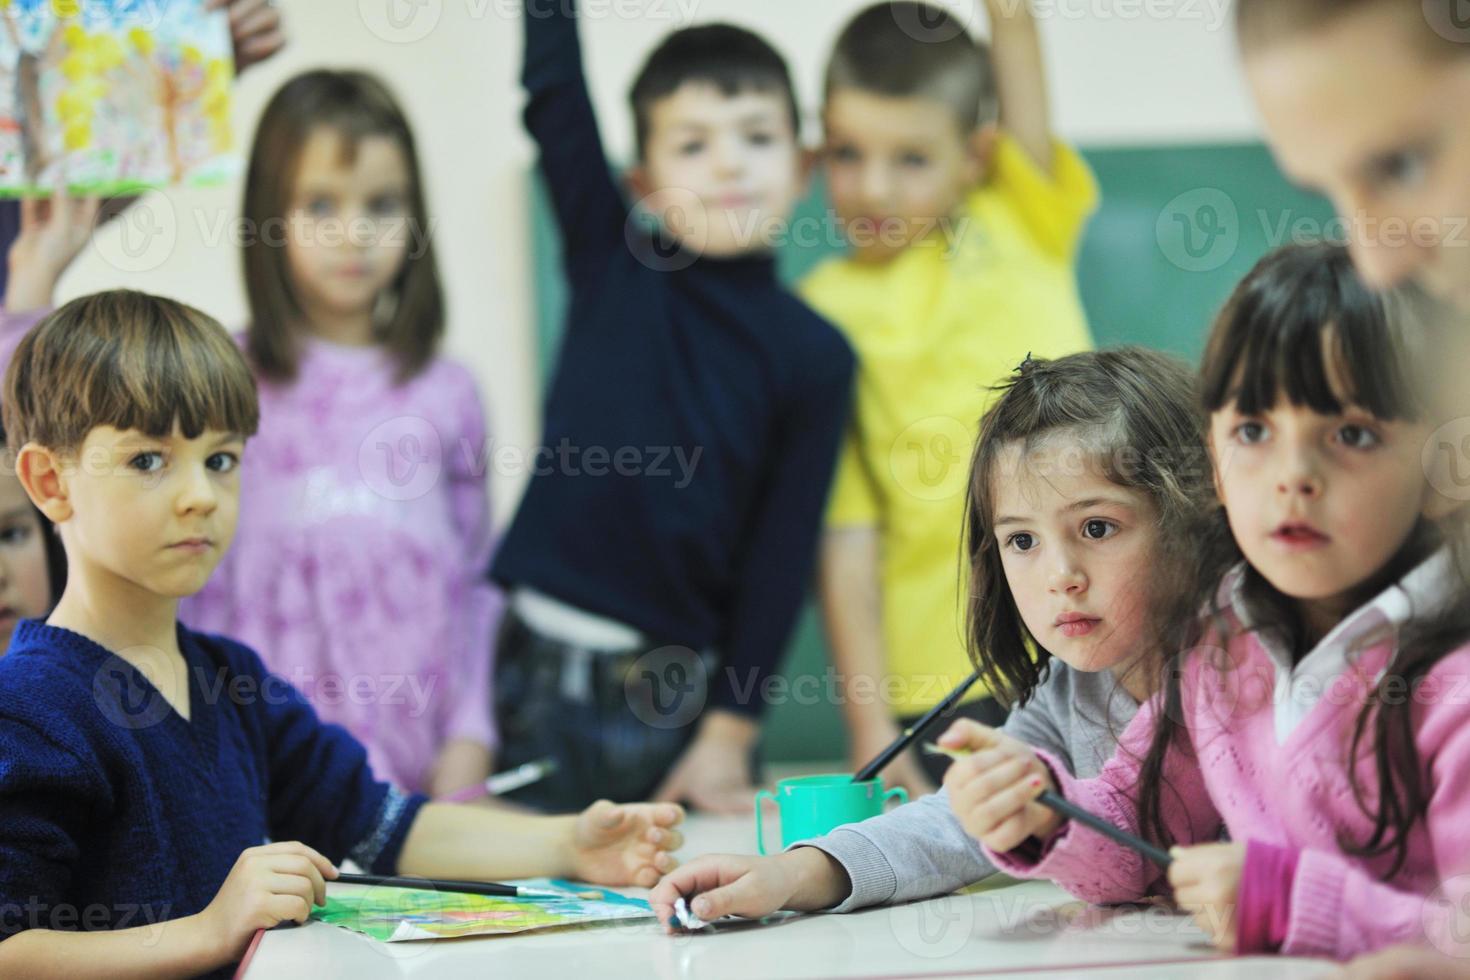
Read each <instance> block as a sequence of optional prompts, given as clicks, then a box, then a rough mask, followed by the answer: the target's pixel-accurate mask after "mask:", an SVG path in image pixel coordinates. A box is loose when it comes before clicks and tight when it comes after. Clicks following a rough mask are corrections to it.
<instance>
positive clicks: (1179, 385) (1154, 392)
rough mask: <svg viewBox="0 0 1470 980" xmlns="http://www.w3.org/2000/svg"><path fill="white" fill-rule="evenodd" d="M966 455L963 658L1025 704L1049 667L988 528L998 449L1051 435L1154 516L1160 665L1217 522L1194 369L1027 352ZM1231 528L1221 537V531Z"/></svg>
mask: <svg viewBox="0 0 1470 980" xmlns="http://www.w3.org/2000/svg"><path fill="white" fill-rule="evenodd" d="M996 390H997V391H999V392H1001V395H1000V398H999V400H998V401H996V403H995V404H994V405H993V406H992V407H991V408H990V410H989V411H988V412H986V413H985V417H984V418H983V419H982V420H981V423H980V437H979V439H978V440H977V442H976V444H975V451H974V454H973V456H972V458H971V462H970V482H969V489H968V491H967V496H966V501H965V555H966V559H967V563H968V566H969V575H970V590H969V598H968V601H967V604H966V620H967V629H966V633H967V639H968V642H969V647H970V658H971V660H972V662H973V663H974V664H975V666H976V668H977V669H978V670H979V671H980V672H981V676H982V677H983V678H984V679H985V681H986V683H987V685H988V686H989V687H990V690H991V691H992V693H994V694H995V696H996V697H997V698H999V699H1000V700H1001V701H1003V702H1005V703H1006V704H1008V705H1016V704H1023V703H1025V701H1026V699H1027V698H1029V697H1030V696H1031V693H1032V692H1033V691H1034V690H1035V689H1036V687H1037V685H1039V684H1040V683H1041V682H1042V681H1043V680H1044V679H1045V678H1046V675H1047V671H1048V664H1049V661H1050V659H1051V655H1050V654H1049V653H1048V652H1047V651H1046V650H1045V649H1043V648H1041V647H1040V646H1039V645H1038V644H1037V643H1036V639H1035V637H1033V636H1032V635H1031V633H1030V631H1029V630H1028V629H1027V628H1026V624H1025V622H1024V621H1023V620H1022V619H1021V614H1020V611H1019V610H1018V609H1017V608H1016V602H1015V598H1014V597H1013V596H1012V594H1011V591H1010V587H1009V585H1008V584H1007V583H1006V577H1005V571H1004V569H1003V567H1002V565H1001V556H1000V547H999V543H998V541H997V539H996V532H995V493H994V488H993V479H994V473H995V467H996V464H997V461H998V460H999V458H1000V456H1001V454H1002V453H1004V452H1006V450H1007V449H1008V448H1009V447H1012V446H1016V445H1019V446H1020V447H1021V448H1022V450H1023V452H1024V451H1029V450H1030V449H1032V448H1034V447H1036V446H1037V445H1038V444H1039V443H1041V442H1042V441H1043V440H1046V439H1049V438H1052V437H1055V436H1057V435H1072V436H1076V437H1077V438H1078V439H1079V440H1081V441H1082V443H1083V445H1084V446H1086V447H1087V454H1088V456H1089V457H1091V459H1092V460H1094V461H1096V462H1097V463H1098V464H1099V465H1100V466H1101V468H1102V471H1103V472H1104V473H1105V474H1106V476H1107V478H1108V479H1110V480H1112V481H1113V482H1114V483H1116V484H1118V485H1119V486H1121V487H1127V488H1129V489H1132V490H1137V491H1139V492H1141V493H1143V494H1144V495H1145V496H1147V497H1148V499H1149V500H1150V501H1151V502H1152V503H1153V505H1154V507H1155V509H1156V511H1157V513H1158V527H1159V541H1160V550H1159V553H1158V555H1157V556H1156V561H1155V563H1154V566H1153V567H1152V568H1151V569H1149V570H1148V574H1149V575H1150V577H1151V582H1150V583H1149V584H1150V587H1151V588H1150V593H1151V596H1152V602H1151V608H1153V609H1154V610H1155V617H1154V621H1155V624H1156V629H1155V632H1156V636H1154V637H1152V638H1151V639H1152V640H1153V642H1155V643H1157V644H1158V646H1157V649H1158V650H1159V651H1160V658H1159V662H1157V663H1153V664H1144V665H1143V666H1142V669H1146V670H1148V671H1149V672H1150V673H1153V672H1154V671H1155V670H1157V668H1158V666H1159V664H1160V663H1162V661H1163V659H1164V657H1166V656H1167V652H1168V651H1172V650H1175V649H1178V646H1177V645H1176V644H1178V643H1179V642H1182V635H1180V631H1182V630H1185V629H1187V628H1188V627H1189V626H1190V625H1192V624H1193V623H1195V622H1196V621H1197V619H1198V617H1197V616H1195V615H1193V614H1194V612H1195V610H1197V609H1198V606H1199V602H1200V597H1199V591H1200V585H1199V583H1198V582H1197V581H1196V580H1197V578H1199V577H1200V576H1205V577H1208V575H1209V574H1211V572H1209V571H1207V570H1204V569H1203V568H1202V567H1201V565H1200V563H1199V562H1197V561H1195V560H1194V558H1193V557H1192V556H1193V555H1194V554H1195V553H1196V551H1197V549H1198V547H1199V545H1200V542H1201V541H1202V540H1204V539H1205V538H1207V537H1210V536H1212V535H1213V537H1215V538H1216V539H1218V538H1220V536H1221V535H1222V534H1225V530H1224V528H1223V527H1217V528H1214V529H1213V530H1212V528H1211V527H1210V524H1211V522H1212V521H1213V520H1216V519H1217V516H1218V515H1216V514H1215V512H1214V509H1213V508H1212V507H1211V502H1212V500H1213V490H1212V484H1211V479H1210V467H1209V459H1208V456H1207V454H1206V452H1205V443H1204V434H1203V431H1202V430H1201V428H1200V425H1199V416H1198V412H1197V411H1196V410H1195V405H1196V403H1197V399H1196V396H1195V391H1194V378H1193V375H1192V373H1191V372H1190V370H1189V368H1188V366H1186V365H1185V364H1184V363H1183V362H1181V361H1179V360H1177V359H1175V358H1172V357H1169V356H1168V355H1166V354H1161V353H1159V352H1157V351H1151V350H1146V349H1144V348H1142V347H1121V348H1116V349H1112V350H1102V351H1096V352H1089V353H1082V354H1072V355H1069V356H1067V357H1062V358H1058V359H1057V360H1053V361H1043V360H1036V359H1032V358H1027V359H1026V362H1025V363H1024V364H1022V365H1021V366H1020V367H1019V368H1017V370H1016V372H1015V374H1014V375H1013V376H1012V377H1011V378H1009V379H1008V380H1006V381H1004V382H1003V383H1002V384H1000V385H999V386H997V388H996ZM1226 536H1228V534H1227V535H1226Z"/></svg>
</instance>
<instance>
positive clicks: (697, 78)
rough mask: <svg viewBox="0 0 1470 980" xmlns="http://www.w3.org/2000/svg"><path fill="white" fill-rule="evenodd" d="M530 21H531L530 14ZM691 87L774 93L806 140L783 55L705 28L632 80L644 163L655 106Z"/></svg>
mask: <svg viewBox="0 0 1470 980" xmlns="http://www.w3.org/2000/svg"><path fill="white" fill-rule="evenodd" d="M527 16H532V15H531V14H530V12H529V11H528V12H527ZM689 82H708V83H709V84H711V85H714V86H716V87H717V88H718V89H719V90H720V92H722V93H723V94H724V95H725V96H727V97H733V96H735V95H738V94H740V93H741V92H748V91H754V92H769V93H773V94H775V95H776V96H778V97H779V98H780V99H781V100H782V102H784V103H785V106H786V109H787V111H788V112H789V113H790V114H791V133H792V136H793V138H797V139H799V138H800V136H801V110H800V108H799V107H798V106H797V104H796V86H795V84H794V83H793V82H792V81H791V70H790V68H789V67H787V64H786V59H785V58H783V57H781V53H780V52H779V51H777V50H776V49H775V48H773V47H771V45H770V43H769V42H767V41H766V40H765V38H763V37H761V36H760V35H759V34H755V33H752V32H751V31H747V30H746V29H745V28H743V27H735V26H734V25H731V24H701V25H700V26H698V27H686V28H684V29H683V30H679V31H675V32H673V33H672V34H670V35H669V36H668V37H666V38H665V39H664V40H663V42H662V43H661V44H659V46H658V47H657V48H655V49H654V50H653V53H652V54H650V55H649V56H648V60H647V61H646V62H644V64H643V67H642V69H640V70H639V72H638V77H637V78H636V79H634V81H633V88H632V90H631V91H630V92H629V93H628V101H629V103H630V104H631V106H632V109H633V122H634V127H635V136H636V139H637V148H638V158H639V159H640V160H641V159H643V156H644V153H645V152H646V151H647V149H648V138H649V135H650V133H651V131H652V128H653V123H652V117H653V106H654V104H655V103H657V102H659V101H660V100H662V99H666V98H668V97H669V96H671V95H673V94H674V93H675V92H677V91H678V90H679V88H680V87H681V86H683V85H686V84H688V83H689Z"/></svg>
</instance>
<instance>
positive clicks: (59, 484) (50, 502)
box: [15, 442, 72, 524]
mask: <svg viewBox="0 0 1470 980" xmlns="http://www.w3.org/2000/svg"><path fill="white" fill-rule="evenodd" d="M15 475H16V476H17V477H18V478H19V479H20V485H21V487H22V488H23V489H24V490H25V492H26V496H27V497H30V498H31V503H33V504H35V505H36V509H37V510H39V511H40V512H41V513H43V514H45V515H46V519H47V520H49V521H50V522H51V523H52V524H60V523H62V522H63V521H66V520H69V519H70V518H71V515H72V506H71V498H70V496H69V495H68V493H67V485H66V475H65V474H64V473H63V472H62V466H61V457H60V456H58V455H57V454H56V453H55V452H54V451H53V450H50V449H47V448H46V447H45V446H40V445H37V444H36V443H34V442H28V443H26V444H25V445H24V446H22V447H21V448H20V454H19V455H18V456H16V458H15Z"/></svg>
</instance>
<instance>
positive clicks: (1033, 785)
mask: <svg viewBox="0 0 1470 980" xmlns="http://www.w3.org/2000/svg"><path fill="white" fill-rule="evenodd" d="M1044 788H1045V784H1043V783H1041V782H1040V781H1039V780H1038V779H1035V778H1033V779H1029V780H1028V779H1021V780H1019V781H1016V782H1012V783H1010V784H1008V785H1006V787H1005V788H1003V789H1000V790H998V791H996V792H993V793H991V794H989V795H988V797H987V798H986V800H985V801H984V802H982V803H981V804H980V805H979V806H977V807H976V808H975V817H976V820H977V822H978V823H979V824H980V825H981V826H983V827H988V828H990V829H989V831H987V833H989V832H993V831H994V830H995V829H996V828H997V827H999V826H1000V825H1001V824H1002V823H1004V822H1005V821H1006V820H1008V819H1010V818H1011V817H1013V816H1019V815H1021V814H1022V813H1023V812H1024V811H1025V809H1026V807H1027V806H1028V805H1029V804H1031V803H1033V802H1034V801H1035V800H1036V797H1038V796H1040V795H1041V791H1042V790H1043V789H1044Z"/></svg>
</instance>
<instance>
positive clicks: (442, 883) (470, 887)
mask: <svg viewBox="0 0 1470 980" xmlns="http://www.w3.org/2000/svg"><path fill="white" fill-rule="evenodd" d="M332 881H335V882H338V883H340V884H343V885H381V886H383V887H385V888H419V889H422V890H424V891H430V892H456V893H459V894H464V895H496V896H501V897H504V898H581V899H586V900H588V901H592V900H596V899H599V898H601V897H602V892H598V891H586V892H569V891H560V890H558V889H552V888H528V887H526V886H525V885H502V884H501V883H500V882H498V881H453V880H448V879H442V878H411V877H410V878H405V877H399V876H393V875H354V874H339V875H338V876H337V877H335V878H333V879H332Z"/></svg>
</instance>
